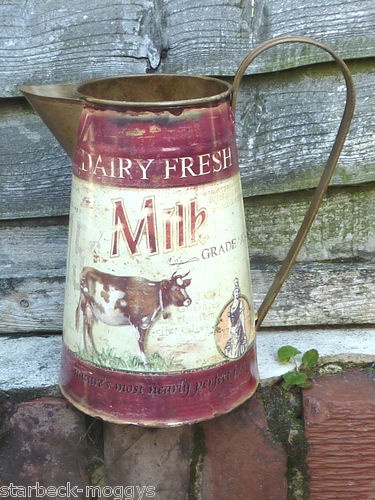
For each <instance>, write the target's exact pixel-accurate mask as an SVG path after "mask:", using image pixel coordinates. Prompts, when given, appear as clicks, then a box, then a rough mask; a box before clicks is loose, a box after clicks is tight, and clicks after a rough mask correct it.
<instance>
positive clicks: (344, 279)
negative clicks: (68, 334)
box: [0, 263, 375, 334]
mask: <svg viewBox="0 0 375 500" xmlns="http://www.w3.org/2000/svg"><path fill="white" fill-rule="evenodd" d="M276 271H277V266H274V265H273V266H269V265H267V266H263V267H262V268H256V267H253V269H252V280H253V286H254V298H255V303H256V305H259V304H260V302H261V300H262V297H263V296H264V294H265V293H266V291H267V289H268V287H269V285H270V283H271V281H272V278H273V276H274V275H275V273H276ZM374 276H375V264H373V263H350V264H340V263H335V264H315V263H311V264H298V265H296V266H295V267H294V270H293V271H292V273H291V275H290V277H289V279H288V281H287V282H286V283H285V286H284V288H283V289H282V291H281V292H280V295H279V297H278V298H277V299H276V301H275V303H274V305H273V306H272V308H271V310H270V312H269V314H268V315H267V317H266V319H265V321H264V323H263V326H278V327H279V326H306V325H325V324H327V325H347V324H370V323H375V288H374ZM0 292H1V295H2V297H1V301H0V334H16V333H25V332H27V333H31V332H34V333H43V332H54V331H60V330H61V328H62V317H63V301H64V279H62V278H56V277H53V278H40V279H38V278H25V279H0Z"/></svg>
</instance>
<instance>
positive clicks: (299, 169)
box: [0, 61, 375, 219]
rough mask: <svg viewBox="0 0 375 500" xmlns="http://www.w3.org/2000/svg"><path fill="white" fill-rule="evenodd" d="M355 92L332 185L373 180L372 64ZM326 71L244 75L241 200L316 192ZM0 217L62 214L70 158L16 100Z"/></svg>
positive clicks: (329, 129)
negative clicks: (255, 196)
mask: <svg viewBox="0 0 375 500" xmlns="http://www.w3.org/2000/svg"><path fill="white" fill-rule="evenodd" d="M351 69H352V71H353V75H354V80H355V83H356V88H357V107H356V111H355V116H354V119H353V123H352V127H351V130H350V133H349V136H348V138H347V141H346V144H345V147H344V150H343V153H342V155H341V158H340V160H339V164H338V166H337V169H336V173H335V175H334V177H333V180H332V182H331V184H332V185H348V184H359V183H363V182H371V181H374V180H375V149H374V147H373V133H374V130H373V116H374V114H375V99H374V98H373V88H374V85H375V71H374V63H371V64H370V62H369V61H368V62H365V63H363V62H362V63H353V64H352V65H351ZM343 87H344V86H343V82H342V78H341V76H340V74H339V73H338V72H337V70H336V68H335V67H334V66H331V65H320V66H316V67H314V68H303V69H299V70H290V71H287V72H281V73H279V74H273V75H267V76H256V77H246V78H245V79H244V81H243V83H242V84H241V91H240V95H239V103H238V109H237V113H236V125H237V136H238V140H237V144H238V149H239V154H240V167H241V175H242V183H243V192H244V196H245V197H247V196H254V195H263V194H267V193H278V192H290V191H293V190H301V189H306V188H311V187H313V186H316V185H317V183H318V181H319V177H320V175H321V173H322V171H323V168H324V164H325V161H326V160H327V157H328V154H329V151H330V148H331V146H332V143H333V140H334V136H335V134H336V129H337V127H338V124H339V121H340V118H341V113H342V110H343V106H344V95H343V94H344V92H345V90H344V88H343ZM0 134H1V136H2V139H3V142H2V147H1V154H0V219H11V218H22V217H42V216H59V215H66V214H68V212H69V200H70V184H71V168H70V159H69V158H68V156H67V155H66V154H65V152H64V151H63V150H62V149H61V148H60V146H59V145H58V144H57V142H56V140H55V139H54V137H53V136H52V135H51V133H50V132H49V130H48V129H47V127H46V126H45V125H44V124H43V123H42V121H41V120H40V118H39V117H38V116H37V115H35V114H33V113H32V112H31V111H30V108H29V107H28V106H27V105H26V104H25V103H24V101H23V100H22V99H12V100H10V99H5V100H3V101H2V102H1V101H0Z"/></svg>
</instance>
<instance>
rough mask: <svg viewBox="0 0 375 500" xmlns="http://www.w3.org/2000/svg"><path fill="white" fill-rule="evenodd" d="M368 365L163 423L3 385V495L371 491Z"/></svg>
mask: <svg viewBox="0 0 375 500" xmlns="http://www.w3.org/2000/svg"><path fill="white" fill-rule="evenodd" d="M331 372H333V373H331ZM374 373H375V372H374V370H373V367H372V366H366V367H358V366H357V367H354V368H348V367H344V368H343V367H342V366H339V365H338V364H336V365H332V364H330V365H327V366H325V367H323V368H322V369H321V373H320V375H318V376H317V377H316V378H315V380H314V384H313V386H312V387H311V388H309V389H304V390H303V391H300V390H291V391H285V390H284V389H282V387H281V386H280V384H279V383H277V384H274V385H270V386H268V387H262V388H259V389H258V391H257V393H256V395H255V396H254V397H253V398H251V399H250V400H249V401H247V402H246V403H245V404H243V405H242V406H241V407H239V408H238V409H236V410H235V411H233V412H232V413H230V414H228V415H224V416H222V417H219V418H216V419H214V420H212V421H209V422H204V423H202V424H197V425H194V426H182V427H177V428H171V429H145V428H141V427H135V426H128V425H126V426H125V425H124V426H121V425H113V424H106V423H104V424H103V423H102V422H100V421H98V420H94V419H91V418H89V417H86V416H85V415H83V414H82V413H80V412H78V411H77V410H75V409H74V408H73V407H71V406H70V404H69V403H67V402H66V401H65V400H64V399H62V398H60V397H59V395H58V393H56V394H55V395H39V397H36V398H31V399H29V400H26V397H27V395H26V394H25V393H22V394H18V395H17V392H14V393H12V394H6V393H3V394H2V400H1V417H2V418H1V422H2V423H1V429H0V486H1V488H0V497H6V495H7V494H8V493H9V494H10V495H9V496H8V498H17V497H22V493H27V494H28V496H27V498H43V497H44V498H51V497H52V498H69V495H70V498H81V499H83V498H100V494H101V498H136V499H140V498H150V497H154V498H158V499H160V500H169V499H170V500H179V499H181V500H182V499H189V500H192V499H203V500H211V499H212V500H214V499H215V500H220V499H225V500H227V499H250V500H252V499H254V500H263V499H264V500H271V499H275V500H282V499H284V498H285V499H287V498H290V499H312V500H323V499H335V498H339V499H344V498H355V499H363V500H364V499H373V498H375V479H374V478H375V474H374V473H375V446H374V444H375V383H374V379H375V375H374ZM19 397H21V399H23V400H22V401H19V400H18V399H19ZM17 398H18V399H17ZM90 485H91V488H89V486H90ZM94 486H96V488H94ZM21 487H22V488H23V489H22V488H21ZM27 487H29V489H28V490H27ZM48 488H49V489H48ZM43 495H44V496H43ZM53 495H54V496H53Z"/></svg>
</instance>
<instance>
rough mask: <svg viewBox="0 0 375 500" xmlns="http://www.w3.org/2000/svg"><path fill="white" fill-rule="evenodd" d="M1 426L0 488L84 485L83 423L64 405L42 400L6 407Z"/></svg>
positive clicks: (86, 453) (86, 455) (86, 454)
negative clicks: (37, 484)
mask: <svg viewBox="0 0 375 500" xmlns="http://www.w3.org/2000/svg"><path fill="white" fill-rule="evenodd" d="M3 420H4V421H3V423H2V427H3V429H5V431H6V433H5V435H4V436H3V437H2V438H1V440H0V484H5V485H9V484H10V483H13V484H14V485H19V486H34V485H35V484H36V483H37V482H38V483H39V484H40V485H42V486H46V487H47V486H55V487H57V486H62V485H66V484H67V482H70V483H71V484H72V485H77V486H85V485H87V484H88V482H89V478H88V473H87V462H88V459H89V456H90V450H89V448H88V446H87V445H86V444H85V439H84V437H85V433H86V425H85V417H84V415H83V414H81V413H80V412H78V411H76V410H75V409H73V407H72V406H70V405H69V403H67V402H66V401H64V400H62V399H56V398H52V397H46V398H40V399H35V400H33V401H28V402H22V403H17V404H8V405H7V411H6V412H5V415H4V419H3Z"/></svg>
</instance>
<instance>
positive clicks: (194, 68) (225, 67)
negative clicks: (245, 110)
mask: <svg viewBox="0 0 375 500" xmlns="http://www.w3.org/2000/svg"><path fill="white" fill-rule="evenodd" d="M165 5H166V10H167V33H168V44H169V45H168V47H169V51H168V56H167V57H166V58H165V59H163V60H162V63H161V69H162V70H163V71H166V72H169V71H182V72H193V73H194V72H200V71H202V69H201V68H207V69H205V70H204V71H205V72H206V71H208V72H209V73H211V74H221V75H230V74H233V73H235V71H236V70H237V67H238V65H239V64H240V62H241V61H242V59H243V58H244V57H245V56H246V54H247V53H248V52H249V51H250V50H251V49H252V48H253V47H254V46H255V45H257V44H259V43H260V42H262V41H264V40H267V39H270V38H274V37H276V36H280V35H285V34H295V35H296V34H299V35H305V36H309V37H312V38H316V39H319V40H320V41H321V42H323V43H325V44H327V45H329V46H330V47H331V48H332V49H333V50H335V51H337V53H338V54H339V55H341V57H343V58H345V59H352V58H357V57H369V56H373V55H374V47H375V39H374V32H373V20H374V16H375V10H374V9H375V5H374V4H373V2H371V0H366V1H361V2H357V3H356V6H355V7H354V6H353V3H352V2H350V1H348V0H344V1H340V2H337V1H336V0H328V1H323V0H318V1H314V2H310V1H309V0H301V1H300V2H298V3H296V2H294V1H293V0H255V1H242V2H236V1H234V0H233V1H228V0H225V1H224V2H220V3H218V2H215V1H214V0H210V1H208V2H204V5H202V4H200V3H199V2H194V1H193V2H192V1H189V0H183V1H181V0H170V1H167V2H166V3H165ZM327 59H329V56H328V58H327V56H326V54H325V53H324V52H322V51H321V50H319V49H316V48H314V47H311V46H306V45H300V44H287V45H283V46H281V47H278V48H276V49H274V50H272V51H269V52H267V53H265V54H263V55H262V56H261V57H260V58H258V59H257V60H256V61H255V62H254V65H252V69H251V71H252V72H262V73H264V72H269V71H275V70H282V69H286V68H291V67H296V66H303V65H306V64H311V63H317V62H321V61H326V60H327Z"/></svg>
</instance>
